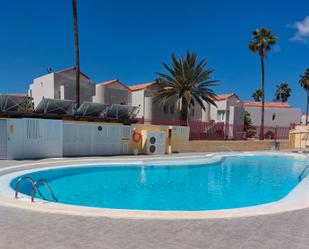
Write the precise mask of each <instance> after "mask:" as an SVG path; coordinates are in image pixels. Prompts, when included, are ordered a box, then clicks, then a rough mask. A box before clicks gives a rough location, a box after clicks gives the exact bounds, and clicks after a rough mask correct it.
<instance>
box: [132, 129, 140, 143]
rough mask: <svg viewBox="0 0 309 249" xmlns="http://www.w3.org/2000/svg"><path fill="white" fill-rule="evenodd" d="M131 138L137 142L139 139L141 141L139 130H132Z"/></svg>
mask: <svg viewBox="0 0 309 249" xmlns="http://www.w3.org/2000/svg"><path fill="white" fill-rule="evenodd" d="M132 138H133V141H134V142H136V143H138V142H139V141H141V139H142V135H141V134H140V133H139V132H136V131H134V132H133V136H132Z"/></svg>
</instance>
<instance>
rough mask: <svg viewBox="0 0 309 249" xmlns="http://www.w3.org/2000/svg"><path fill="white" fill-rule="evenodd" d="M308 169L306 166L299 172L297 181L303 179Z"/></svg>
mask: <svg viewBox="0 0 309 249" xmlns="http://www.w3.org/2000/svg"><path fill="white" fill-rule="evenodd" d="M308 169H309V165H307V166H306V167H305V168H304V170H303V171H302V172H301V174H300V175H299V176H298V181H301V180H303V177H304V175H305V173H306V172H307V170H308Z"/></svg>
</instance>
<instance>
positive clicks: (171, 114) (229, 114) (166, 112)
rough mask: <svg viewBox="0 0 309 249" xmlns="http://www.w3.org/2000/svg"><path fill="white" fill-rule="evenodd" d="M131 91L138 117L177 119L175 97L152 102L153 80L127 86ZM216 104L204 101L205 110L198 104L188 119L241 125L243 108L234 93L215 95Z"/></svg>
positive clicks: (177, 105) (154, 91) (153, 93)
mask: <svg viewBox="0 0 309 249" xmlns="http://www.w3.org/2000/svg"><path fill="white" fill-rule="evenodd" d="M129 88H130V90H131V91H132V105H139V106H140V112H139V117H140V118H142V117H144V119H145V120H146V121H163V122H164V121H172V120H178V119H179V115H180V106H179V104H178V103H177V101H176V98H175V99H171V100H169V101H168V103H166V104H165V105H160V104H159V103H154V102H153V97H154V96H155V94H156V91H157V88H156V84H155V82H150V83H145V84H139V85H134V86H130V87H129ZM215 102H216V104H217V107H216V106H213V105H210V104H207V103H205V107H206V110H203V109H202V108H201V107H200V106H199V105H198V104H196V105H195V107H194V108H191V109H190V111H189V116H188V118H189V120H194V121H201V122H210V121H214V122H222V123H226V124H232V125H233V124H237V125H242V124H243V122H244V108H243V104H242V101H240V99H239V98H238V96H237V95H236V94H234V93H231V94H222V95H217V96H216V99H215Z"/></svg>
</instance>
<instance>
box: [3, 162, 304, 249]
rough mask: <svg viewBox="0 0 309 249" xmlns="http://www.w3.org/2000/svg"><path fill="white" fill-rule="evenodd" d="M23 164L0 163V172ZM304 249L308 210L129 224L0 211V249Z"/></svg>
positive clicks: (19, 211) (130, 222) (133, 222)
mask: <svg viewBox="0 0 309 249" xmlns="http://www.w3.org/2000/svg"><path fill="white" fill-rule="evenodd" d="M21 163H25V162H24V161H23V162H16V161H15V162H12V161H1V163H0V168H1V167H5V166H8V165H18V164H21ZM17 248H25V249H43V248H44V249H49V248H50V249H71V248H72V249H73V248H74V249H79V248H82V249H86V248H91V249H92V248H94V249H95V248H100V249H101V248H102V249H133V248H134V249H155V248H158V249H159V248H160V249H194V248H196V249H197V248H201V249H207V248H210V249H234V248H237V249H238V248H239V249H240V248H243V249H254V248H256V249H294V248H295V249H308V248H309V209H304V210H299V211H293V212H288V213H282V214H277V215H268V216H256V217H248V218H233V219H213V220H192V221H190V220H185V221H181V220H178V221H166V220H129V219H109V218H103V217H81V216H70V215H59V214H50V213H48V214H47V213H41V212H34V211H28V210H23V209H16V208H11V207H5V206H0V249H17Z"/></svg>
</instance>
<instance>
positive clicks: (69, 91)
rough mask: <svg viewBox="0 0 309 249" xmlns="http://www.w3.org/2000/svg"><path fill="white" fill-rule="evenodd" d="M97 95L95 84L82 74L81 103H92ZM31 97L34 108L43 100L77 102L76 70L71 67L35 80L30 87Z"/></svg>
mask: <svg viewBox="0 0 309 249" xmlns="http://www.w3.org/2000/svg"><path fill="white" fill-rule="evenodd" d="M93 95H95V84H94V83H93V81H92V80H91V79H90V78H89V77H88V76H87V75H86V74H84V73H82V72H80V101H81V103H82V102H84V101H92V96H93ZM29 96H30V97H32V98H33V102H34V107H37V105H38V104H39V103H40V102H41V100H42V99H43V98H49V99H62V100H72V101H75V100H76V70H75V67H71V68H68V69H65V70H61V71H58V72H52V73H49V74H46V75H43V76H40V77H38V78H36V79H34V80H33V83H32V84H30V86H29Z"/></svg>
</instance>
